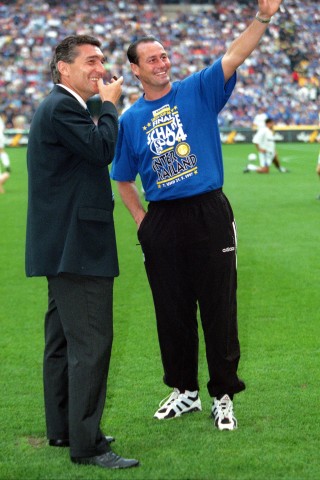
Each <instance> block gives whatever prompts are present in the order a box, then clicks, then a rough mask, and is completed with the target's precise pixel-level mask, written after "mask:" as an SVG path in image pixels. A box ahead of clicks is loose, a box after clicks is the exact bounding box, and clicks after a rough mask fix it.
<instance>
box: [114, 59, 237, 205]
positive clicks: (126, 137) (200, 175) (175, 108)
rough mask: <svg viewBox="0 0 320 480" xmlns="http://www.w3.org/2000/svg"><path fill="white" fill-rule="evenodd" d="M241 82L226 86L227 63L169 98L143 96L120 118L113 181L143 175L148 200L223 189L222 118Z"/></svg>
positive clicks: (179, 86)
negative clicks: (220, 129) (225, 66)
mask: <svg viewBox="0 0 320 480" xmlns="http://www.w3.org/2000/svg"><path fill="white" fill-rule="evenodd" d="M235 83H236V74H234V75H233V76H232V77H231V79H230V80H229V81H228V82H227V83H226V84H225V81H224V76H223V71H222V66H221V58H220V59H219V60H217V61H216V62H215V63H214V64H213V65H211V66H210V67H208V68H205V69H204V70H201V71H200V72H197V73H194V74H193V75H190V76H189V77H187V78H186V79H184V80H182V81H178V82H174V83H173V84H172V88H171V90H170V92H169V93H168V94H167V95H165V96H164V97H162V98H160V99H158V100H153V101H148V100H145V99H144V98H143V97H142V98H140V99H139V100H137V101H136V102H135V103H134V104H133V106H132V107H131V108H130V109H129V110H127V111H126V112H125V113H124V114H123V115H121V117H120V121H119V123H120V125H119V136H118V143H117V148H116V154H115V157H114V159H113V163H112V169H111V177H112V178H113V179H114V180H117V181H120V182H121V181H123V182H128V181H133V180H135V179H136V176H137V174H139V175H140V177H141V181H142V185H143V188H144V190H145V194H146V200H148V201H159V200H173V199H176V198H184V197H190V196H193V195H199V194H201V193H206V192H209V191H211V190H215V189H217V188H220V187H222V185H223V163H222V153H221V142H220V133H219V128H218V114H219V112H220V111H221V110H222V108H223V107H224V106H225V104H226V102H227V100H228V99H229V97H230V95H231V93H232V91H233V89H234V86H235Z"/></svg>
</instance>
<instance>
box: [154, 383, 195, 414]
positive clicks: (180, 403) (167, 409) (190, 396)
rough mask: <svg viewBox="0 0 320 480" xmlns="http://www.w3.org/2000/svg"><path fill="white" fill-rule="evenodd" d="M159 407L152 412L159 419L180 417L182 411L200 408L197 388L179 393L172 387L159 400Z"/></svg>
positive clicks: (192, 410)
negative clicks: (170, 390)
mask: <svg viewBox="0 0 320 480" xmlns="http://www.w3.org/2000/svg"><path fill="white" fill-rule="evenodd" d="M159 407H160V408H159V410H157V411H156V413H155V414H154V418H158V419H159V420H163V419H165V418H175V417H180V415H182V414H184V413H189V412H196V411H199V410H200V411H201V410H202V407H201V400H200V398H199V395H198V390H195V391H194V392H190V391H189V390H186V391H185V392H184V393H180V391H179V390H178V389H177V388H174V389H173V392H172V393H171V394H170V395H169V397H166V398H164V399H163V400H161V402H160V403H159Z"/></svg>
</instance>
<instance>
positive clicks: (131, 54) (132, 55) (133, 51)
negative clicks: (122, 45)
mask: <svg viewBox="0 0 320 480" xmlns="http://www.w3.org/2000/svg"><path fill="white" fill-rule="evenodd" d="M149 42H158V43H160V44H161V45H162V43H161V42H160V41H159V40H158V39H157V38H155V37H153V36H151V35H150V36H147V37H141V38H138V39H137V40H135V41H134V42H132V43H131V44H130V45H129V47H128V50H127V57H128V60H129V62H130V63H134V64H136V65H139V57H138V54H137V47H138V45H140V43H149Z"/></svg>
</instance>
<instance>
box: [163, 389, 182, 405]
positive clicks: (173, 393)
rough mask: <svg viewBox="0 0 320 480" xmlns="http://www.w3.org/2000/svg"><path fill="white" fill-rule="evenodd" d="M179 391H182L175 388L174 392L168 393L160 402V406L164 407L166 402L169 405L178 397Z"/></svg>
mask: <svg viewBox="0 0 320 480" xmlns="http://www.w3.org/2000/svg"><path fill="white" fill-rule="evenodd" d="M179 393H180V392H179V390H178V389H177V388H175V389H174V390H173V392H171V393H169V395H167V396H166V397H164V398H163V399H162V400H161V402H160V403H159V407H162V406H163V405H164V404H165V403H167V404H168V405H169V404H170V403H171V402H173V401H174V400H176V399H177V398H178V395H179ZM171 397H172V398H171Z"/></svg>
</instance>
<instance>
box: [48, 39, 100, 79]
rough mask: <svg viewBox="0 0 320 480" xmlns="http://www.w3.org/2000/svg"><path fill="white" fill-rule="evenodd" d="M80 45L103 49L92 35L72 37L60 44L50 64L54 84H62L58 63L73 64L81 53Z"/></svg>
mask: <svg viewBox="0 0 320 480" xmlns="http://www.w3.org/2000/svg"><path fill="white" fill-rule="evenodd" d="M79 45H94V46H96V47H99V48H100V47H101V42H100V41H99V40H98V39H97V38H95V37H91V35H70V36H69V37H66V38H65V39H64V40H62V42H60V43H59V44H58V45H57V46H56V48H55V51H54V54H53V57H52V59H51V62H50V70H51V76H52V80H53V83H59V82H60V72H59V70H58V62H60V61H63V62H66V63H73V62H74V60H75V58H76V57H77V56H78V54H79V52H78V49H77V47H78V46H79Z"/></svg>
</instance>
